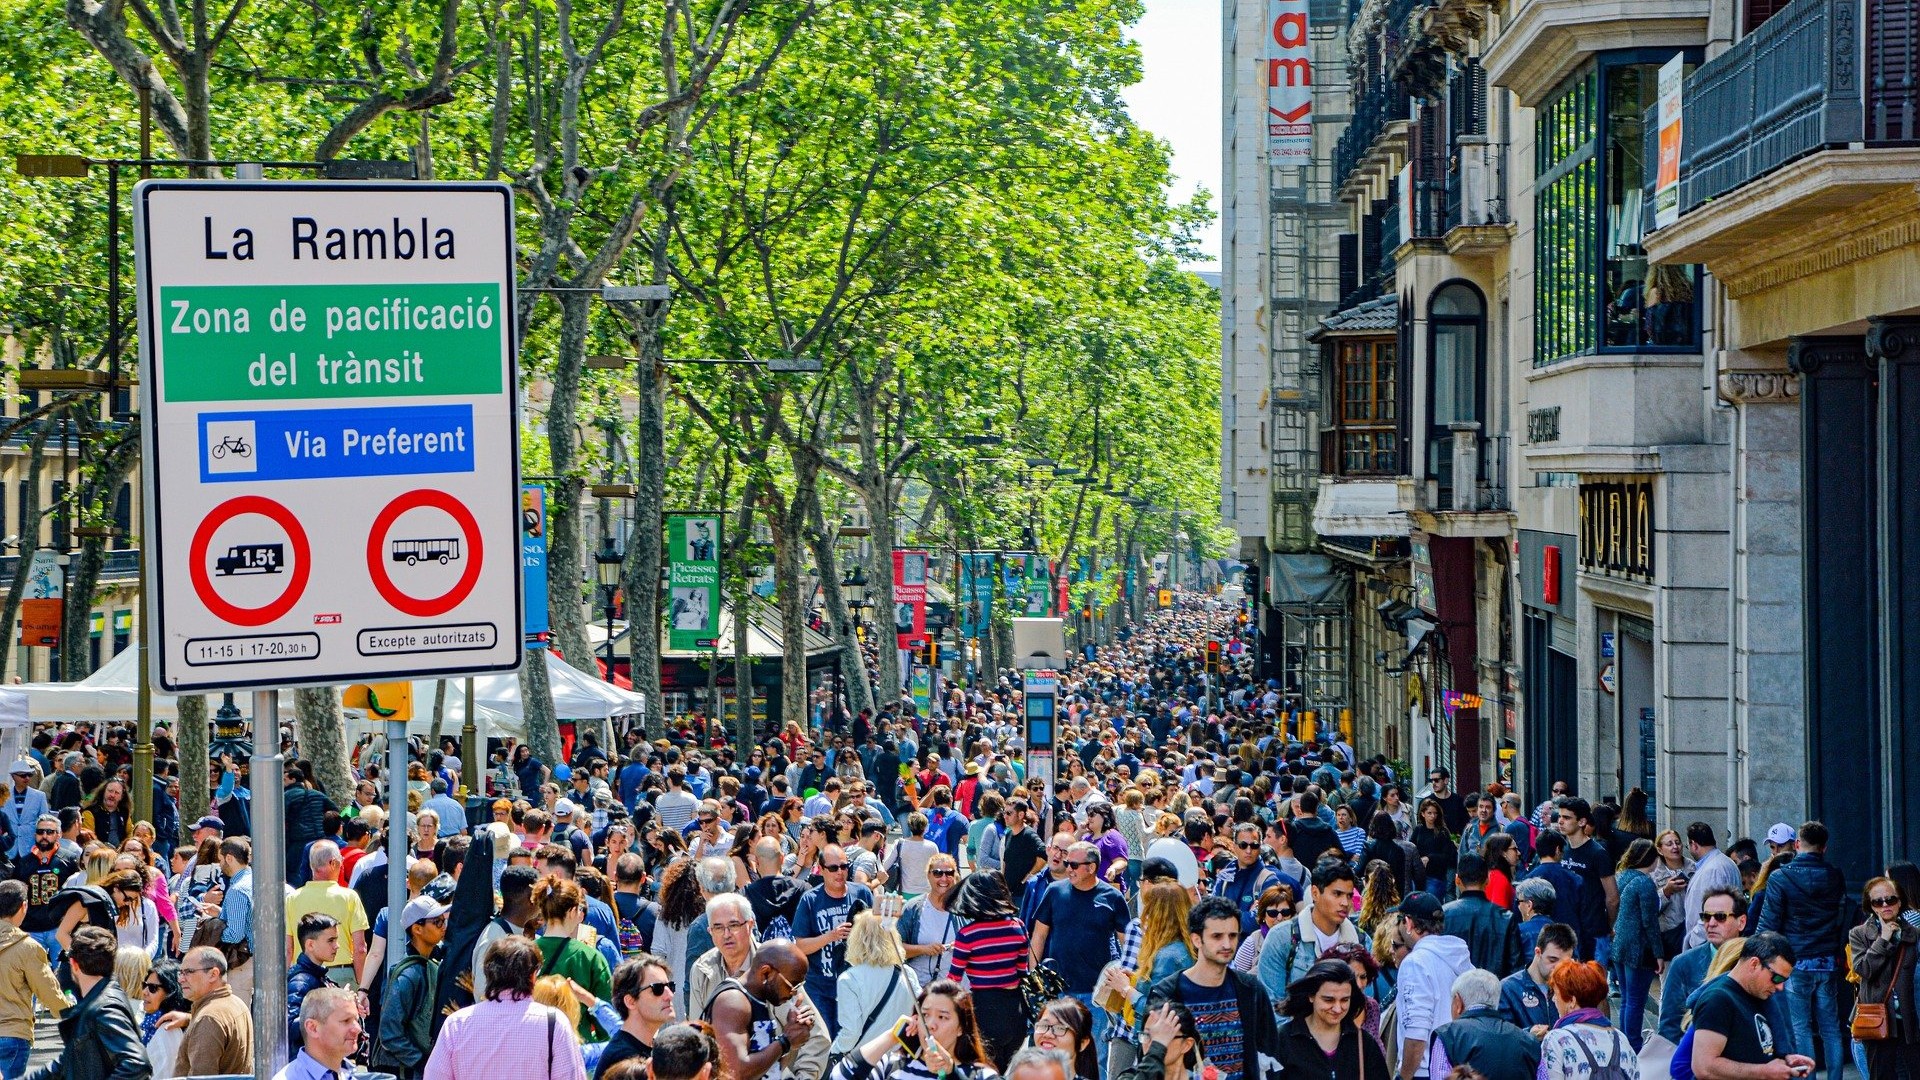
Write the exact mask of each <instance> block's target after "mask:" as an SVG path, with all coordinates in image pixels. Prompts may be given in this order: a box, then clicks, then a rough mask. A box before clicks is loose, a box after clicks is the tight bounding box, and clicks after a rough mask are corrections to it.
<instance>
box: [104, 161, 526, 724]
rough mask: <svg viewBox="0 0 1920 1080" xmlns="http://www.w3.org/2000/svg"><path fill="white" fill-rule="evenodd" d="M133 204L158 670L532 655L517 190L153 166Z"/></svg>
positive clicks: (421, 673) (282, 677)
mask: <svg viewBox="0 0 1920 1080" xmlns="http://www.w3.org/2000/svg"><path fill="white" fill-rule="evenodd" d="M134 205H135V238H136V241H137V268H138V282H139V311H140V316H141V317H140V364H141V368H140V370H141V378H140V392H141V398H142V400H141V409H142V416H143V417H144V422H143V424H142V430H141V435H142V440H143V445H142V451H143V456H142V461H143V467H142V470H141V475H142V479H143V483H144V485H145V500H144V502H145V510H146V524H147V530H146V534H145V535H146V538H147V540H148V541H149V542H150V543H151V545H152V547H151V552H152V554H151V562H150V566H151V567H152V569H153V572H154V573H153V578H152V579H151V580H150V582H149V584H148V588H151V589H152V590H153V593H154V602H153V603H152V604H151V605H150V613H151V615H152V616H153V618H152V619H151V621H150V622H149V623H148V624H147V625H145V626H143V627H142V628H141V629H142V633H143V634H145V635H147V641H148V646H149V648H148V655H149V660H150V663H151V665H152V672H153V679H154V682H155V684H156V685H157V686H158V687H160V688H161V689H163V690H165V691H168V692H174V693H193V692H206V691H215V690H233V689H238V688H262V687H276V688H279V687H289V686H303V685H338V684H345V683H360V682H378V681H383V680H388V679H402V678H439V677H445V676H449V675H465V674H473V673H484V672H496V671H511V670H514V669H516V668H518V667H519V665H520V663H521V657H522V655H523V650H522V648H521V641H520V638H521V632H522V630H521V628H522V622H523V620H522V617H521V605H522V601H521V590H520V565H519V564H520V560H519V558H518V557H517V553H518V551H519V547H520V540H521V528H520V480H519V453H518V446H519V442H518V440H519V432H518V420H517V415H516V413H517V404H518V403H517V395H516V385H517V377H516V367H515V357H514V340H513V313H514V292H513V289H514V279H513V271H514V246H513V203H512V196H511V192H510V190H509V189H508V188H507V187H506V186H505V185H503V184H489V183H441V184H434V183H382V182H378V181H369V182H364V183H353V184H340V183H324V182H321V183H315V182H305V181H300V182H266V181H260V180H229V181H220V180H214V181H204V180H149V181H143V182H142V183H141V184H140V185H139V186H138V188H136V190H135V195H134Z"/></svg>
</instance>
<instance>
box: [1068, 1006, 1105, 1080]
mask: <svg viewBox="0 0 1920 1080" xmlns="http://www.w3.org/2000/svg"><path fill="white" fill-rule="evenodd" d="M1067 996H1068V997H1070V998H1072V999H1073V1000H1075V1001H1077V1002H1079V1003H1080V1004H1082V1005H1085V1006H1086V1007H1087V1012H1089V1013H1091V1014H1093V1052H1094V1055H1095V1056H1096V1057H1098V1058H1099V1060H1100V1075H1101V1076H1105V1075H1107V1010H1105V1009H1102V1008H1100V1007H1099V1006H1097V1005H1095V1004H1094V1003H1093V995H1092V994H1091V993H1086V994H1068V995H1067Z"/></svg>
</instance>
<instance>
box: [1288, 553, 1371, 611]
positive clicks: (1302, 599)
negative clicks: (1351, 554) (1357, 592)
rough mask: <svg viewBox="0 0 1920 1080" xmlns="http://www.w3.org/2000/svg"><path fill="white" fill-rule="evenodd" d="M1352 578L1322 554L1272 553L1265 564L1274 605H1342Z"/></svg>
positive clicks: (1345, 600)
mask: <svg viewBox="0 0 1920 1080" xmlns="http://www.w3.org/2000/svg"><path fill="white" fill-rule="evenodd" d="M1352 580H1353V579H1352V578H1350V577H1348V576H1347V575H1346V574H1344V573H1342V572H1340V571H1339V570H1336V569H1334V565H1333V560H1332V559H1329V558H1328V557H1326V556H1325V555H1274V556H1272V557H1271V561H1270V563H1269V565H1268V573H1267V598H1268V602H1269V603H1271V604H1272V605H1273V606H1274V607H1282V608H1285V607H1345V606H1346V605H1347V587H1348V583H1349V582H1351V581H1352Z"/></svg>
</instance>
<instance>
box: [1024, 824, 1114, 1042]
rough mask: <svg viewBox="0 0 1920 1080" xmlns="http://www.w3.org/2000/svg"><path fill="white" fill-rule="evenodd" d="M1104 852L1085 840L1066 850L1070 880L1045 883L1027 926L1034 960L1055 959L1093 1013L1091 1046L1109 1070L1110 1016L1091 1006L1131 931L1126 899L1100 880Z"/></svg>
mask: <svg viewBox="0 0 1920 1080" xmlns="http://www.w3.org/2000/svg"><path fill="white" fill-rule="evenodd" d="M1099 863H1100V852H1099V850H1098V849H1097V848H1095V847H1094V846H1093V845H1092V844H1089V843H1087V842H1085V841H1081V842H1080V843H1077V844H1074V845H1073V846H1072V847H1070V848H1068V849H1067V859H1066V864H1067V880H1065V881H1056V882H1054V883H1053V884H1052V885H1050V886H1048V887H1047V891H1046V894H1045V895H1044V896H1043V897H1042V898H1041V900H1040V909H1039V910H1038V911H1036V912H1035V913H1034V919H1033V924H1032V925H1031V926H1030V927H1029V928H1028V933H1029V937H1030V939H1031V942H1032V957H1033V962H1034V963H1035V964H1042V963H1051V964H1052V966H1053V968H1054V970H1055V971H1057V972H1059V973H1060V978H1061V981H1062V982H1064V983H1066V988H1067V993H1068V994H1069V995H1071V996H1072V997H1073V998H1075V999H1077V1000H1078V1001H1079V1002H1080V1003H1081V1004H1082V1005H1085V1006H1087V1009H1088V1011H1089V1012H1091V1013H1092V1014H1093V1045H1094V1048H1095V1050H1096V1051H1097V1052H1098V1056H1099V1058H1100V1070H1101V1073H1102V1074H1103V1075H1104V1074H1105V1072H1106V1057H1107V1055H1106V1045H1107V1033H1106V1028H1107V1018H1106V1012H1105V1010H1103V1009H1096V1008H1094V1007H1093V985H1094V983H1095V982H1096V981H1097V980H1098V979H1099V978H1100V969H1101V968H1103V967H1105V966H1106V965H1107V962H1108V961H1109V960H1112V959H1114V958H1116V957H1118V956H1119V955H1120V946H1121V944H1122V941H1123V939H1124V938H1125V935H1126V932H1127V921H1128V918H1129V916H1128V914H1127V901H1126V897H1124V896H1121V895H1120V890H1119V889H1116V888H1114V887H1113V886H1111V885H1109V884H1107V883H1106V882H1104V881H1101V880H1100V878H1099V873H1098V869H1097V868H1098V866H1099Z"/></svg>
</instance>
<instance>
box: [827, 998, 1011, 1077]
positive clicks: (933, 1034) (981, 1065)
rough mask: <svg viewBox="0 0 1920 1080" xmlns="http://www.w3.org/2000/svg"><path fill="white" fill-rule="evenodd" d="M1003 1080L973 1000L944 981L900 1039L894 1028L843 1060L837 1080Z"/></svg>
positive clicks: (837, 1069) (921, 1003)
mask: <svg viewBox="0 0 1920 1080" xmlns="http://www.w3.org/2000/svg"><path fill="white" fill-rule="evenodd" d="M996 1075H998V1074H997V1073H996V1072H995V1071H994V1068H993V1065H992V1064H991V1063H990V1062H989V1061H988V1060H987V1054H986V1051H985V1049H983V1048H982V1047H981V1045H980V1027H979V1023H978V1021H977V1020H976V1019H975V1018H974V1011H973V998H972V996H971V995H969V994H968V993H967V992H966V991H965V990H963V989H961V988H960V984H959V983H957V982H954V981H953V980H952V979H938V980H935V981H934V983H933V985H931V986H929V987H927V988H926V989H925V990H922V991H921V992H920V1000H919V1002H918V1004H917V1005H916V1006H915V1008H914V1011H913V1014H912V1015H910V1016H909V1017H907V1022H906V1026H905V1027H904V1028H902V1029H901V1031H900V1035H899V1037H898V1039H896V1038H895V1037H894V1033H893V1029H892V1028H889V1029H887V1030H886V1031H884V1032H882V1033H881V1034H880V1035H879V1036H878V1037H877V1038H874V1039H870V1040H868V1041H867V1042H866V1043H865V1044H864V1045H862V1046H861V1047H860V1048H859V1049H857V1050H855V1051H853V1052H852V1053H850V1054H848V1055H847V1056H846V1057H844V1058H841V1059H840V1064H839V1065H836V1066H835V1067H834V1070H833V1080H986V1078H988V1077H992V1076H996Z"/></svg>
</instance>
